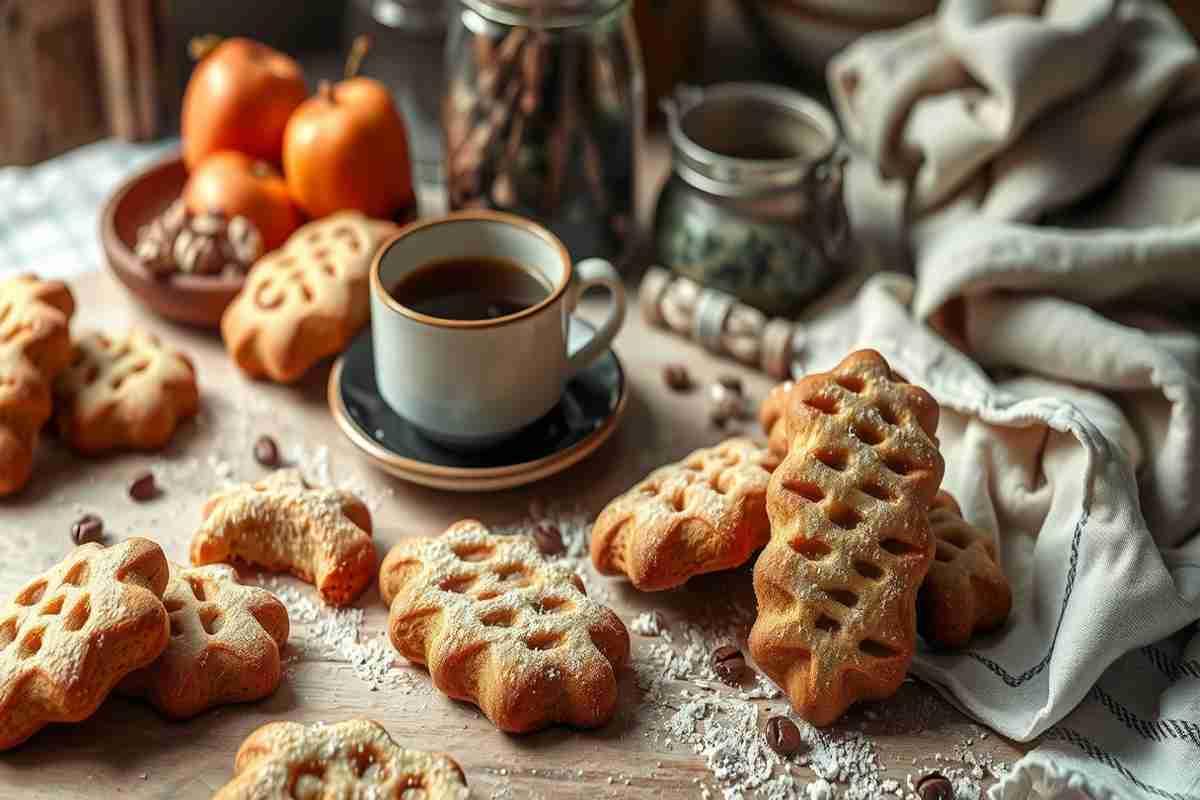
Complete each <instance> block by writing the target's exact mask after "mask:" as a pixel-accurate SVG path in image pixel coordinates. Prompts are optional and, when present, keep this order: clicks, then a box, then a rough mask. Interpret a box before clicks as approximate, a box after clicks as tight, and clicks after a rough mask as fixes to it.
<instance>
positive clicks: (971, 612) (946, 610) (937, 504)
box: [917, 491, 1012, 648]
mask: <svg viewBox="0 0 1200 800" xmlns="http://www.w3.org/2000/svg"><path fill="white" fill-rule="evenodd" d="M929 528H930V530H931V531H932V532H933V537H934V546H935V551H934V556H933V563H932V564H930V565H929V574H928V575H926V576H925V583H923V584H922V585H921V591H920V593H918V595H917V628H918V629H919V630H920V631H921V636H923V637H925V640H926V641H927V642H930V643H931V644H934V645H937V646H939V647H950V648H954V647H962V646H964V645H966V643H967V642H968V641H969V640H970V639H971V637H972V636H973V635H975V634H976V633H983V632H985V631H990V630H993V629H994V628H998V627H999V626H1000V625H1002V624H1004V620H1006V619H1007V618H1008V612H1009V611H1010V610H1011V609H1012V588H1011V587H1010V586H1009V584H1008V578H1006V577H1005V576H1004V571H1003V570H1002V569H1000V564H999V563H998V561H997V559H996V545H995V543H994V542H993V541H992V537H991V536H989V535H988V534H987V532H986V531H983V530H980V529H979V528H976V527H975V526H974V525H972V524H971V523H969V522H967V521H966V520H965V519H963V516H962V510H961V509H959V507H958V503H957V502H956V501H955V499H954V498H953V497H951V496H950V494H949V493H948V492H944V491H943V492H938V493H937V497H935V498H934V500H933V506H932V507H931V508H930V509H929Z"/></svg>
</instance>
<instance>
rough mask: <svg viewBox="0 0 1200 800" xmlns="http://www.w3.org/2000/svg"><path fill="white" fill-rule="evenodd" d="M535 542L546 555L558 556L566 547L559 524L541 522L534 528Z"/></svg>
mask: <svg viewBox="0 0 1200 800" xmlns="http://www.w3.org/2000/svg"><path fill="white" fill-rule="evenodd" d="M533 542H534V544H536V545H537V549H538V551H539V552H541V554H542V555H544V556H556V555H559V554H560V553H562V552H563V550H565V549H566V548H564V547H563V540H562V532H561V531H560V530H559V529H558V526H557V525H551V524H549V523H545V522H542V523H539V524H538V526H537V527H536V528H534V529H533Z"/></svg>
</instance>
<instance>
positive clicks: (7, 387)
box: [0, 275, 75, 496]
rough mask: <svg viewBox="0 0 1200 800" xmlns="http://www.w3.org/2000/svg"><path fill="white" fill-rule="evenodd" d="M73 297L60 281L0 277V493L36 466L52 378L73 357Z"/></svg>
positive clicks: (20, 481) (13, 488) (21, 483)
mask: <svg viewBox="0 0 1200 800" xmlns="http://www.w3.org/2000/svg"><path fill="white" fill-rule="evenodd" d="M74 313H75V301H74V299H73V298H72V297H71V292H70V291H69V290H68V289H67V287H66V286H65V285H64V284H62V283H59V282H58V281H41V280H38V279H37V278H35V277H34V276H32V275H21V276H17V277H15V278H9V279H7V280H4V281H0V496H3V495H7V494H12V493H13V492H15V491H18V490H19V489H21V488H22V487H23V486H24V485H25V484H26V483H27V482H28V481H29V476H30V474H31V472H32V471H33V454H34V449H35V447H36V446H37V438H38V434H39V432H40V431H41V429H42V426H43V425H45V424H46V420H48V419H50V414H51V412H52V410H53V399H52V398H53V392H52V386H53V381H54V379H55V378H56V377H57V376H58V374H59V373H60V372H62V371H63V370H64V369H66V367H67V364H68V363H69V362H70V360H71V333H70V330H69V325H70V321H71V315H72V314H74Z"/></svg>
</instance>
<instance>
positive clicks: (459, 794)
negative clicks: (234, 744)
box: [213, 719, 469, 800]
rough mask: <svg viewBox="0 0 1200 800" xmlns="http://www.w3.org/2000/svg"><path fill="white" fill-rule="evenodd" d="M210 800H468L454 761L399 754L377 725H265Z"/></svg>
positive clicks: (433, 755)
mask: <svg viewBox="0 0 1200 800" xmlns="http://www.w3.org/2000/svg"><path fill="white" fill-rule="evenodd" d="M233 773H234V775H233V780H231V781H230V782H229V783H227V784H226V785H225V786H223V787H222V788H221V789H219V790H218V791H217V793H216V794H215V795H213V800H335V798H336V799H337V800H341V799H342V798H344V799H345V800H369V799H370V800H373V799H374V798H379V800H383V798H389V800H390V799H391V798H396V799H397V800H407V799H408V798H412V800H418V798H419V799H420V800H467V797H469V792H468V791H467V780H466V778H465V777H464V776H463V772H462V768H461V767H459V766H458V764H457V762H455V761H454V759H452V758H450V757H449V756H447V755H443V754H441V753H426V752H422V751H420V750H406V749H404V748H402V747H400V746H399V745H397V744H396V743H395V742H394V741H392V737H390V736H388V732H387V731H386V730H384V729H383V726H381V725H380V724H379V723H378V722H373V721H371V720H368V719H352V720H347V721H345V722H338V723H335V724H325V723H322V722H318V723H316V724H315V725H301V724H300V723H298V722H271V723H268V724H266V725H263V726H262V727H261V728H259V729H258V730H256V731H254V733H252V734H250V736H249V737H248V738H247V739H246V741H244V742H242V746H241V747H240V748H239V749H238V752H237V757H236V758H235V760H234V763H233Z"/></svg>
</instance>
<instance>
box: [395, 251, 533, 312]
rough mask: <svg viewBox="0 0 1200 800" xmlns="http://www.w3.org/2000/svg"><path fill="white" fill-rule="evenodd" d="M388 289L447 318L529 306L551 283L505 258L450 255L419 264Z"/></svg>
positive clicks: (404, 303)
mask: <svg viewBox="0 0 1200 800" xmlns="http://www.w3.org/2000/svg"><path fill="white" fill-rule="evenodd" d="M389 293H390V294H391V295H392V297H393V298H395V300H396V302H397V303H400V304H401V305H402V306H405V307H406V308H410V309H412V310H413V311H416V312H417V313H418V314H424V315H425V316H427V317H436V318H438V319H447V320H485V319H497V318H499V317H507V316H510V315H512V314H517V313H519V312H521V311H524V310H525V309H527V308H532V307H533V306H536V305H537V304H538V303H540V302H542V301H543V300H545V299H546V298H547V297H549V296H550V287H548V286H546V284H545V283H543V282H542V280H541V279H540V278H539V277H538V276H537V275H535V274H534V272H533V271H532V270H528V269H526V268H525V267H522V266H521V265H520V264H518V263H517V262H515V261H510V260H509V259H506V258H493V257H471V258H448V259H443V260H439V261H431V262H429V263H428V264H422V265H421V266H419V267H417V268H416V269H414V270H413V271H412V272H410V273H408V274H407V275H405V276H404V277H402V278H400V279H399V280H398V281H396V282H395V283H394V284H393V285H392V287H391V289H390V290H389Z"/></svg>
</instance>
